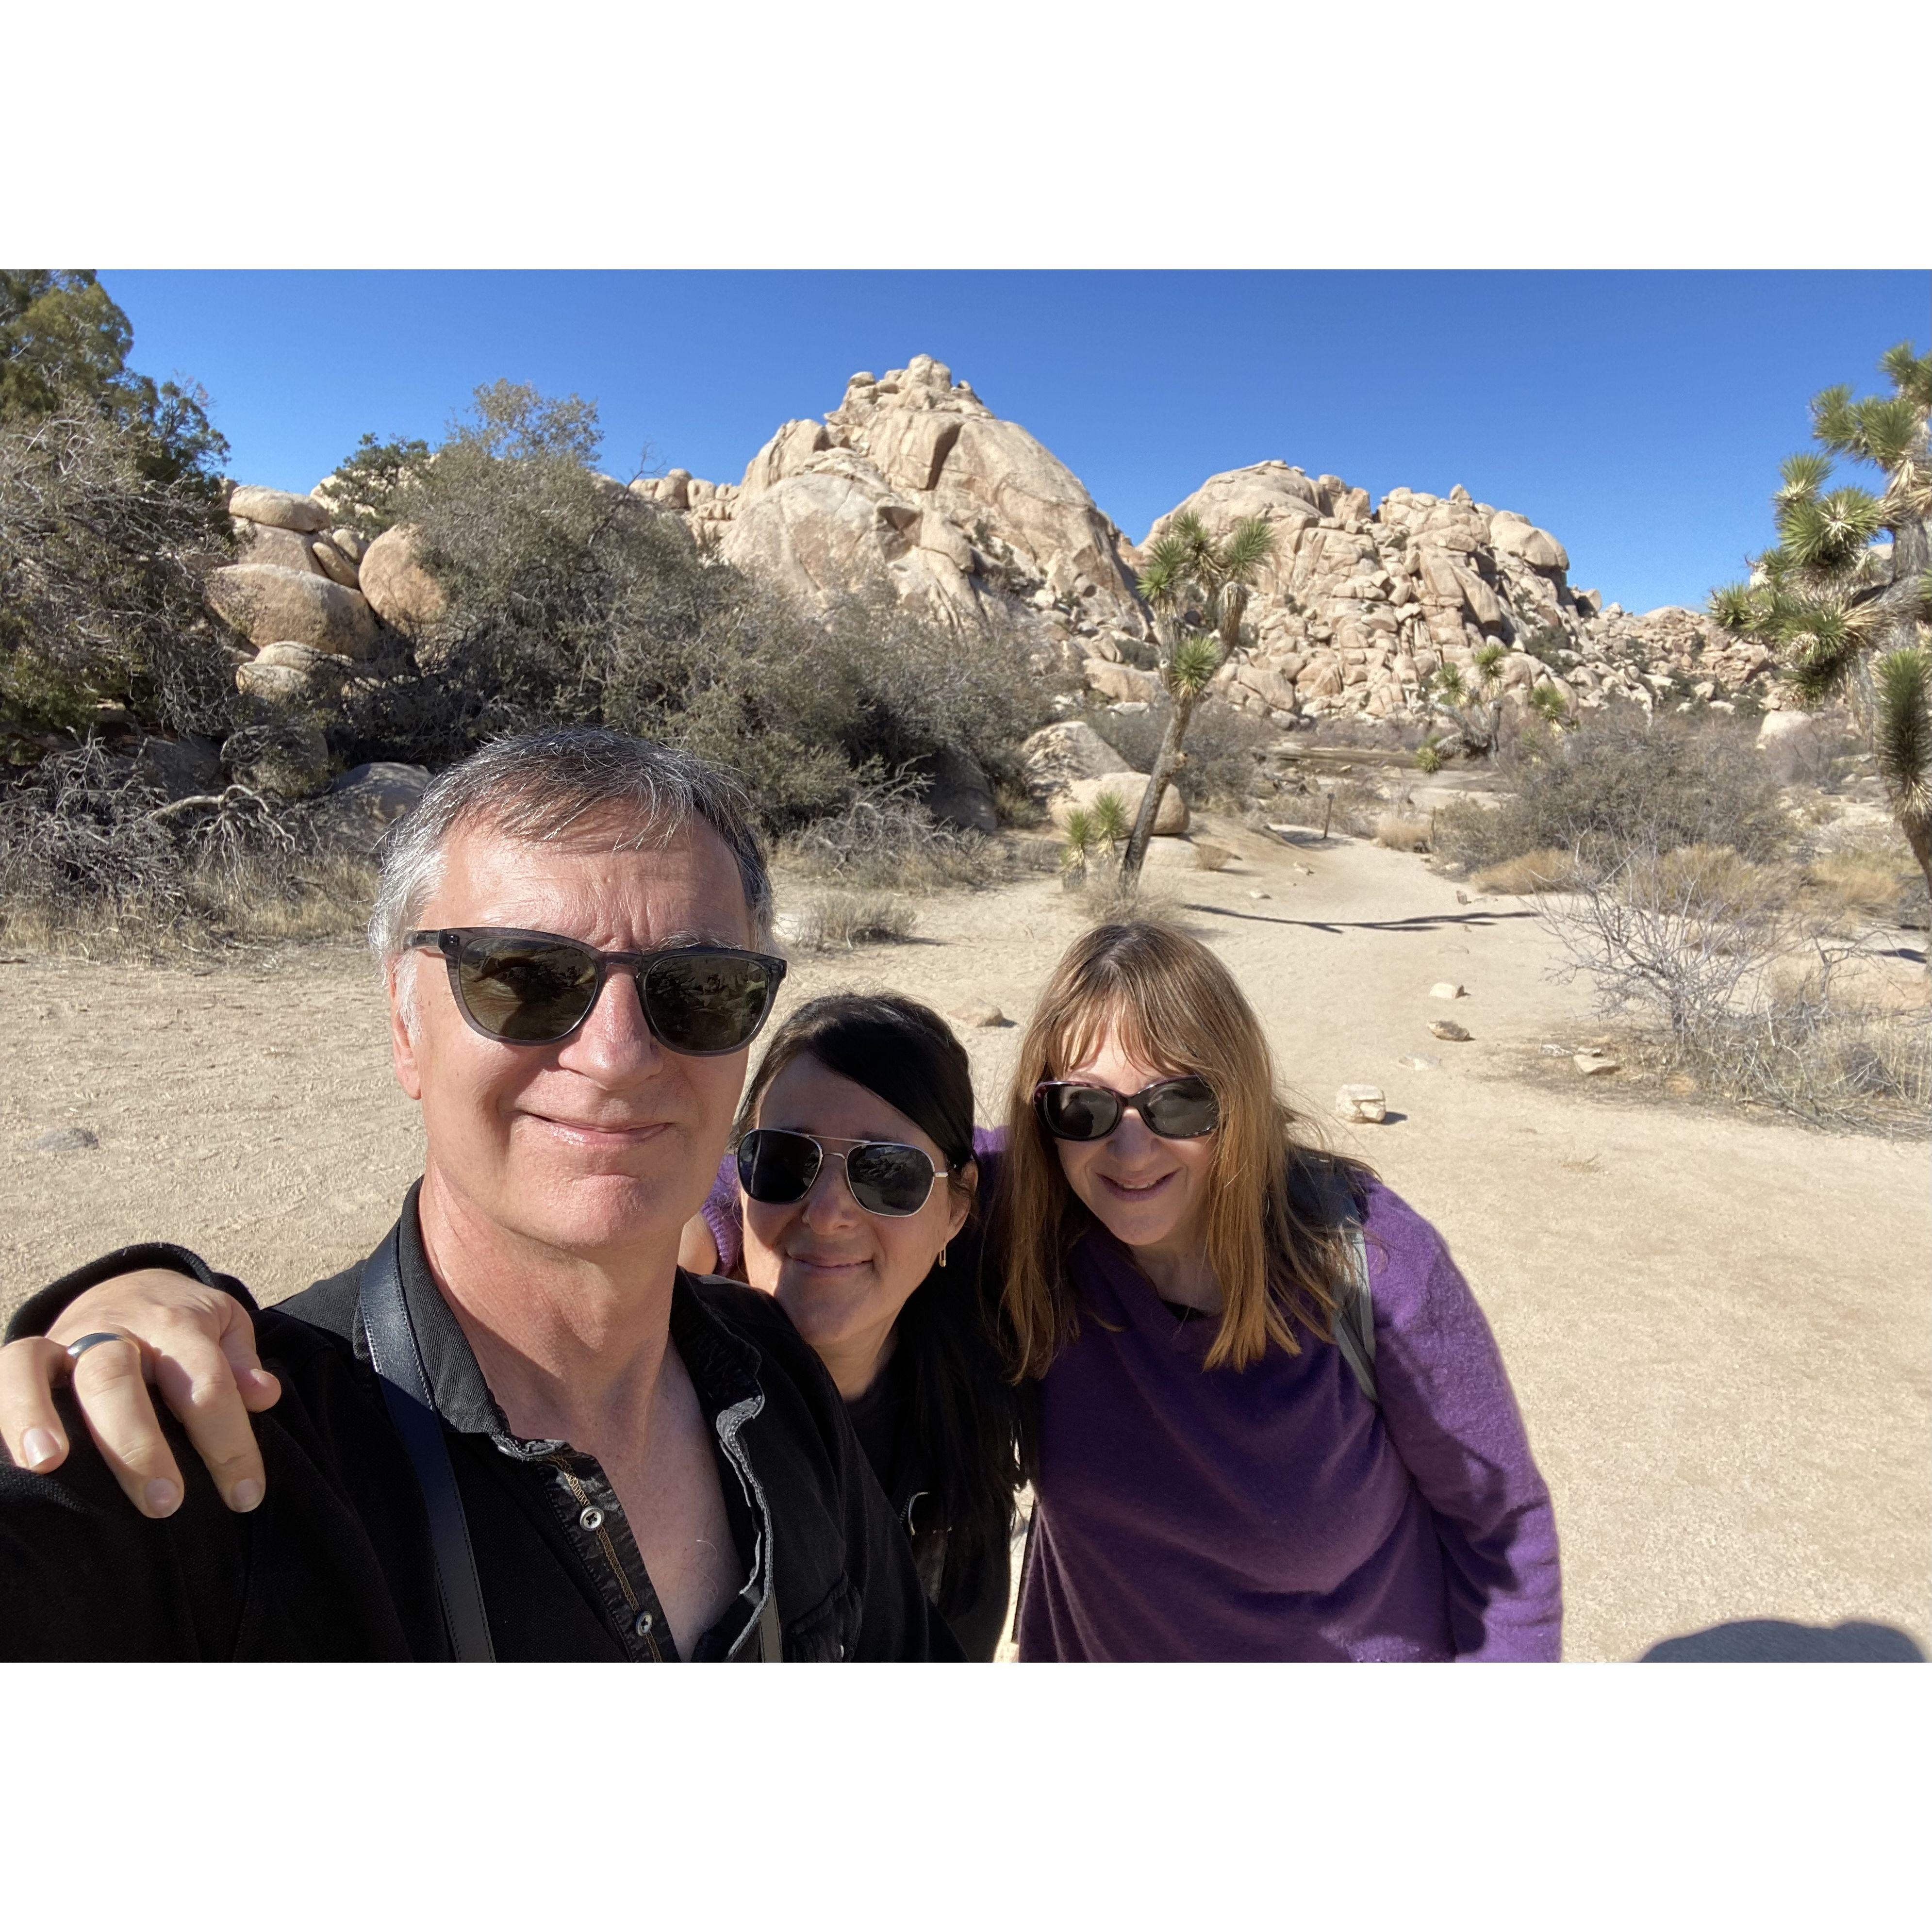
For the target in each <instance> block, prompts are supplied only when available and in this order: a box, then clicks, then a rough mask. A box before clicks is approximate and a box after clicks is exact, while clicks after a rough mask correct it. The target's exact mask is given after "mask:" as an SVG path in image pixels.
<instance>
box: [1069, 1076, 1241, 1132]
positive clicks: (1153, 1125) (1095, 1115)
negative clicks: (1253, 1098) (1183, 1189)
mask: <svg viewBox="0 0 1932 1932" xmlns="http://www.w3.org/2000/svg"><path fill="white" fill-rule="evenodd" d="M1033 1104H1034V1108H1035V1109H1036V1110H1037V1112H1038V1113H1039V1115H1040V1125H1041V1126H1042V1127H1044V1128H1046V1130H1047V1132H1048V1133H1050V1134H1051V1135H1052V1136H1053V1137H1054V1138H1055V1139H1056V1140H1062V1141H1103V1140H1105V1139H1106V1138H1107V1136H1109V1134H1111V1133H1112V1132H1113V1131H1114V1130H1115V1128H1116V1127H1118V1126H1119V1125H1120V1124H1121V1121H1122V1119H1123V1118H1124V1117H1125V1115H1126V1114H1127V1109H1129V1108H1130V1107H1131V1108H1133V1110H1134V1112H1136V1113H1137V1114H1138V1115H1139V1116H1140V1117H1141V1118H1142V1120H1143V1121H1145V1122H1146V1123H1147V1127H1148V1132H1149V1133H1154V1134H1158V1135H1160V1137H1161V1139H1163V1140H1164V1141H1193V1140H1199V1139H1200V1138H1201V1136H1202V1135H1203V1134H1211V1133H1213V1132H1214V1130H1215V1129H1216V1128H1217V1127H1219V1126H1220V1124H1221V1110H1220V1108H1219V1107H1218V1106H1216V1104H1215V1102H1214V1088H1211V1087H1210V1086H1209V1085H1208V1083H1207V1082H1206V1081H1205V1080H1203V1079H1202V1078H1201V1076H1199V1074H1196V1073H1188V1074H1184V1075H1182V1076H1181V1078H1180V1079H1176V1080H1157V1081H1155V1082H1154V1084H1153V1085H1151V1086H1148V1087H1143V1088H1142V1089H1141V1091H1139V1093H1138V1094H1116V1093H1115V1091H1114V1090H1113V1089H1112V1088H1111V1087H1097V1086H1095V1085H1094V1084H1093V1083H1092V1082H1091V1081H1085V1080H1043V1081H1042V1082H1040V1085H1038V1086H1037V1087H1036V1088H1034V1090H1033Z"/></svg>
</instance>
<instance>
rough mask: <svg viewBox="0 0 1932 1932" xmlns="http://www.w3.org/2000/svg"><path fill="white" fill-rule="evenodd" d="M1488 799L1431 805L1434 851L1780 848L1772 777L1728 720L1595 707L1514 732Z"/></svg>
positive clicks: (1498, 856)
mask: <svg viewBox="0 0 1932 1932" xmlns="http://www.w3.org/2000/svg"><path fill="white" fill-rule="evenodd" d="M1499 775H1500V776H1501V778H1502V782H1503V784H1505V786H1506V787H1508V795H1507V796H1505V798H1504V800H1503V802H1502V805H1500V806H1499V807H1497V808H1494V809H1485V808H1482V807H1480V806H1476V805H1471V804H1467V803H1463V802H1457V804H1454V805H1449V806H1445V808H1443V810H1442V811H1440V812H1439V813H1438V814H1436V849H1437V850H1438V851H1439V852H1440V853H1442V854H1443V855H1444V856H1445V857H1448V858H1450V859H1454V860H1455V861H1457V862H1459V863H1461V864H1463V865H1470V866H1474V867H1483V866H1490V865H1499V864H1501V863H1502V862H1503V861H1504V860H1505V859H1514V858H1517V857H1520V856H1522V855H1523V854H1524V853H1529V852H1535V851H1541V850H1547V849H1549V848H1550V847H1560V848H1562V849H1564V850H1569V851H1573V852H1575V853H1578V854H1580V856H1582V858H1583V859H1585V860H1586V862H1589V863H1591V864H1592V865H1598V866H1606V865H1616V863H1618V862H1619V861H1620V859H1622V856H1623V855H1624V854H1625V853H1627V852H1629V851H1631V850H1635V849H1637V848H1639V847H1646V848H1651V847H1654V848H1655V849H1657V850H1670V848H1671V847H1673V846H1679V845H1700V844H1709V845H1720V844H1721V845H1726V846H1729V847H1732V848H1733V850H1737V851H1739V852H1741V853H1743V854H1744V855H1745V856H1746V857H1748V858H1769V857H1773V856H1776V855H1777V854H1778V853H1781V852H1783V851H1784V850H1787V849H1788V847H1790V844H1791V841H1792V827H1791V824H1790V820H1789V819H1788V818H1787V816H1786V814H1784V811H1782V810H1781V808H1780V807H1779V805H1778V781H1777V779H1776V778H1775V775H1773V774H1772V772H1770V771H1769V769H1766V765H1765V763H1764V761H1763V759H1761V758H1760V757H1759V755H1758V753H1757V749H1756V747H1755V746H1754V744H1753V742H1752V741H1751V735H1750V733H1749V732H1748V730H1745V729H1742V728H1740V727H1736V726H1735V725H1733V724H1731V723H1730V721H1728V720H1725V719H1723V718H1711V719H1708V720H1706V721H1703V722H1700V723H1693V722H1692V721H1689V720H1688V719H1685V718H1676V717H1660V718H1653V719H1650V720H1648V721H1645V720H1644V719H1643V718H1642V716H1641V714H1639V715H1637V716H1634V717H1633V716H1631V715H1625V714H1622V713H1616V714H1610V715H1604V716H1603V717H1601V718H1598V719H1597V720H1595V721H1592V722H1591V723H1590V724H1586V725H1584V726H1583V727H1581V728H1580V729H1579V730H1576V731H1574V732H1572V733H1565V734H1562V735H1555V734H1544V735H1542V736H1538V737H1537V738H1535V739H1526V740H1523V741H1521V748H1520V751H1518V752H1517V754H1516V755H1514V756H1513V757H1510V758H1507V759H1505V760H1504V761H1503V762H1502V764H1501V766H1499Z"/></svg>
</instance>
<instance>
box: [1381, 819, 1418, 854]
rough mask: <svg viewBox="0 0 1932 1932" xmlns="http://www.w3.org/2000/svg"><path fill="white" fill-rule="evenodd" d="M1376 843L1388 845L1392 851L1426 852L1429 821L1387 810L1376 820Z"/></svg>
mask: <svg viewBox="0 0 1932 1932" xmlns="http://www.w3.org/2000/svg"><path fill="white" fill-rule="evenodd" d="M1376 844H1378V845H1385V846H1387V847H1388V849H1389V850H1391V852H1427V850H1429V821H1428V820H1427V819H1426V818H1404V817H1402V816H1401V815H1400V814H1399V813H1395V812H1386V811H1385V812H1384V813H1383V814H1382V817H1380V818H1379V819H1377V820H1376Z"/></svg>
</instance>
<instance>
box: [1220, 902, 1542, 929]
mask: <svg viewBox="0 0 1932 1932" xmlns="http://www.w3.org/2000/svg"><path fill="white" fill-rule="evenodd" d="M1187 910H1188V911H1190V912H1205V913H1213V914H1214V916H1216V917H1217V919H1253V920H1254V921H1256V922H1258V923H1259V924H1260V925H1262V926H1306V927H1307V929H1309V930H1310V932H1438V931H1440V930H1441V929H1442V928H1444V927H1445V926H1474V927H1475V928H1477V929H1478V930H1480V929H1482V928H1484V927H1485V926H1494V925H1496V923H1497V922H1499V920H1502V919H1535V917H1536V916H1537V914H1536V913H1535V910H1530V911H1527V912H1437V913H1418V914H1417V915H1416V916H1415V918H1413V919H1284V918H1283V916H1282V915H1281V914H1280V913H1278V912H1237V911H1236V910H1235V908H1234V907H1232V906H1217V905H1199V904H1196V903H1195V902H1194V901H1193V900H1191V899H1190V900H1189V901H1187Z"/></svg>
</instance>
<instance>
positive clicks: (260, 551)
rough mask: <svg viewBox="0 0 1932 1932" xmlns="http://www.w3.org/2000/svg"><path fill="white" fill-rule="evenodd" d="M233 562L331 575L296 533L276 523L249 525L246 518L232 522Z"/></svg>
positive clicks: (306, 541) (304, 573) (312, 547)
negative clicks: (233, 537) (233, 533)
mask: <svg viewBox="0 0 1932 1932" xmlns="http://www.w3.org/2000/svg"><path fill="white" fill-rule="evenodd" d="M235 560H236V562H237V563H266V564H271V565H274V567H275V568H276V569H278V570H293V571H299V572H300V573H301V574H302V575H304V576H307V577H324V576H327V575H329V574H330V573H329V572H328V571H325V570H324V569H323V567H322V565H320V563H319V562H317V559H316V555H315V547H314V544H312V543H311V541H310V540H309V539H308V538H307V537H305V536H304V535H302V533H301V532H299V531H298V530H285V529H283V528H282V527H281V525H280V524H279V523H251V521H250V520H248V518H247V517H236V519H235ZM352 587H353V586H352Z"/></svg>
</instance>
